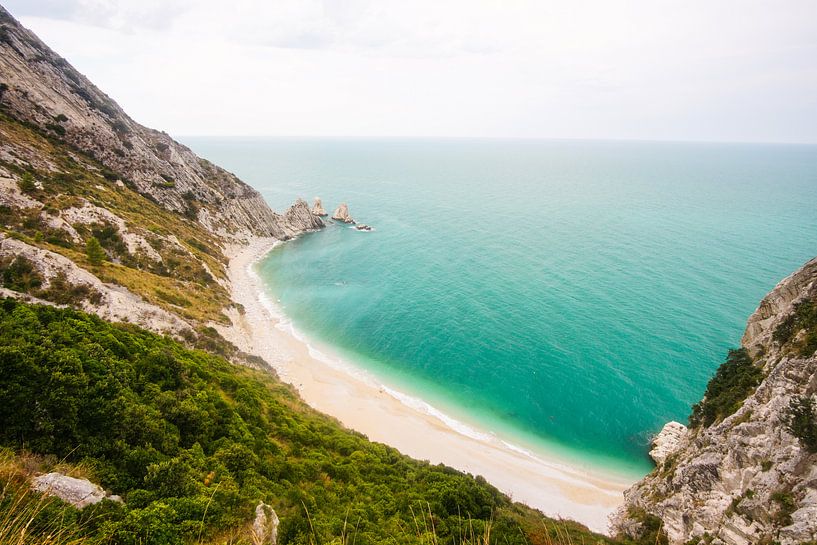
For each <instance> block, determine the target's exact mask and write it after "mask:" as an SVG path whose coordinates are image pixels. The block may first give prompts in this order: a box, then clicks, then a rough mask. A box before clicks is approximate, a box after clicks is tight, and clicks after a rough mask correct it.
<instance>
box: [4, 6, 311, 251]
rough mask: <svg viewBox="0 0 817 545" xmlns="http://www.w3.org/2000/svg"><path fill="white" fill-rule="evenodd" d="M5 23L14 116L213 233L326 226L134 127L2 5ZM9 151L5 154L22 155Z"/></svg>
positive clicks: (285, 234)
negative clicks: (274, 206)
mask: <svg viewBox="0 0 817 545" xmlns="http://www.w3.org/2000/svg"><path fill="white" fill-rule="evenodd" d="M0 26H1V28H2V32H0V104H2V109H3V112H5V113H6V114H7V115H9V116H10V117H13V118H15V119H17V120H19V121H21V122H23V123H25V124H27V125H30V126H33V127H36V128H37V129H39V130H40V131H42V132H43V133H44V134H45V135H47V136H50V137H52V138H55V139H58V140H60V141H62V142H64V143H65V144H66V145H67V146H69V147H70V148H73V149H76V150H79V151H81V152H83V153H84V154H86V155H88V156H89V157H91V158H93V159H94V160H96V161H98V162H99V163H100V164H101V165H103V166H104V167H105V168H106V169H108V170H109V171H110V172H111V173H113V174H115V175H116V176H117V178H118V179H121V180H122V182H123V183H125V184H127V185H128V186H129V187H131V188H132V189H134V190H136V191H138V192H139V193H141V194H142V195H145V196H146V197H148V198H149V199H150V200H152V201H154V202H156V203H159V204H160V205H161V206H162V207H163V208H165V209H167V210H171V211H173V212H177V213H179V214H186V215H188V216H190V217H192V218H194V219H197V220H198V221H199V222H200V223H201V224H202V225H203V226H204V227H205V228H206V229H207V230H209V231H210V232H212V233H214V234H218V235H221V236H225V237H234V238H239V239H243V238H246V237H247V236H249V235H255V236H268V237H275V238H277V239H281V240H285V239H288V238H291V237H292V236H294V235H295V234H297V233H299V232H302V231H304V230H309V229H318V228H320V227H322V226H323V223H322V222H321V221H320V219H319V218H316V217H313V216H308V217H307V216H300V215H296V216H297V217H294V216H293V215H286V214H285V215H284V216H282V215H280V214H277V213H275V212H273V211H272V210H271V209H270V208H269V206H267V204H266V202H264V199H263V198H262V197H261V195H260V194H259V193H258V192H257V191H256V190H254V189H253V188H251V187H250V186H248V185H247V184H245V183H243V182H242V181H241V180H239V179H238V178H237V177H236V176H235V175H233V174H231V173H229V172H227V171H225V170H224V169H222V168H220V167H218V166H216V165H214V164H212V163H210V162H209V161H207V160H205V159H202V158H200V157H198V156H196V154H194V153H193V152H192V151H191V150H190V149H189V148H187V147H186V146H183V145H181V144H179V143H178V142H176V141H175V140H173V139H172V138H171V137H170V136H168V135H167V134H166V133H164V132H160V131H157V130H154V129H149V128H147V127H144V126H142V125H140V124H139V123H137V122H135V121H134V120H133V119H131V118H130V117H129V116H128V115H127V114H126V113H125V112H124V111H123V110H122V108H120V107H119V105H118V104H116V102H114V101H113V100H112V99H111V98H110V97H108V96H107V95H106V94H105V93H103V92H102V91H100V90H99V89H98V88H97V87H96V86H95V85H94V84H93V83H91V82H90V81H89V80H88V79H87V78H86V77H85V76H83V75H82V74H80V73H79V72H78V71H77V70H76V69H75V68H74V67H72V66H71V65H70V64H69V63H68V62H67V61H66V60H65V59H63V58H62V57H60V56H59V55H57V54H56V53H54V51H52V50H51V49H50V48H49V47H48V46H46V45H45V44H44V43H43V42H42V41H41V40H40V39H39V38H38V37H37V36H36V35H34V34H33V33H32V32H30V31H29V30H27V29H25V28H23V27H22V26H21V25H20V24H19V23H18V22H17V21H16V20H15V19H14V18H13V17H11V15H10V14H9V13H8V12H7V11H6V10H5V9H4V8H2V7H0ZM4 148H6V149H4V150H3V152H4V153H3V155H4V156H5V157H9V156H11V157H14V156H15V154H14V150H9V149H8V148H7V147H6V146H4ZM295 220H297V221H295Z"/></svg>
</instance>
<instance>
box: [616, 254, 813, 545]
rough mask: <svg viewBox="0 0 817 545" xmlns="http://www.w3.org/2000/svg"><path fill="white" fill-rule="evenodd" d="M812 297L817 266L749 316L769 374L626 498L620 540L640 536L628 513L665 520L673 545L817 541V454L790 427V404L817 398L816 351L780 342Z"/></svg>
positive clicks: (752, 346)
mask: <svg viewBox="0 0 817 545" xmlns="http://www.w3.org/2000/svg"><path fill="white" fill-rule="evenodd" d="M806 300H808V301H817V259H813V260H811V261H809V262H808V263H806V264H805V265H804V266H803V267H802V268H801V269H800V270H798V271H797V272H795V273H794V274H792V275H791V276H789V277H788V278H786V279H785V280H783V281H782V282H780V283H779V284H778V285H777V287H775V288H774V290H772V291H771V293H769V295H767V296H766V297H765V298H764V299H763V301H761V303H760V306H759V307H758V308H757V310H756V311H755V312H754V313H753V314H752V316H751V317H750V318H749V321H748V325H747V327H746V333H745V334H744V336H743V340H742V345H743V347H744V348H746V350H747V351H748V352H749V354H751V355H752V357H753V358H754V361H755V363H756V364H757V365H759V366H761V367H762V368H763V370H764V372H765V373H766V377H765V378H764V379H763V381H762V382H761V383H760V385H759V386H758V387H757V388H756V389H755V391H754V393H752V394H751V395H749V397H748V398H747V399H746V400H745V401H744V402H743V404H742V405H741V407H740V408H739V409H738V410H737V411H736V412H735V413H734V414H732V415H730V416H728V417H727V418H725V419H724V420H722V421H719V422H715V423H714V424H712V425H711V426H709V427H697V428H693V429H690V430H689V431H688V432H687V433H686V434H685V437H683V438H681V439H680V441H678V442H677V450H675V452H674V453H673V454H671V455H670V456H672V463H671V464H663V465H662V466H659V467H657V468H656V469H655V470H654V471H653V472H652V473H650V474H649V475H647V476H646V477H645V478H644V479H642V480H641V481H639V482H638V483H636V484H635V485H633V487H631V488H630V489H629V490H627V491H626V492H625V493H624V505H623V506H622V508H621V509H620V510H619V511H618V512H617V513H616V514H615V515H614V516H613V518H612V520H611V524H612V530H613V533H623V534H626V535H630V536H637V535H638V532H639V530H640V523H639V522H638V521H637V520H636V519H634V518H633V517H632V516H631V515H630V513H631V510H632V509H642V510H644V511H646V512H647V513H650V514H652V515H655V516H657V517H659V518H660V519H661V520H662V522H663V528H664V530H665V531H666V533H667V537H668V538H669V542H670V543H671V544H673V545H680V544H683V543H687V542H691V543H699V542H700V543H710V541H704V540H703V536H704V534H705V533H706V534H708V535H709V536H710V537H711V538H712V541H711V543H721V544H728V545H750V544H755V543H773V542H777V543H780V544H781V545H799V544H801V543H808V542H812V541H815V539H817V453H811V452H809V451H808V450H807V449H806V448H805V447H804V446H803V444H802V443H801V442H800V441H799V440H798V439H797V438H796V437H794V436H793V435H792V434H791V433H789V431H788V430H787V426H786V422H787V420H788V417H787V415H788V408H789V403H790V402H791V400H792V399H795V398H799V397H802V396H810V397H811V398H812V399H814V400H815V401H817V354H811V355H807V356H805V357H803V356H801V355H800V354H799V353H798V351H797V350H793V349H792V346H791V343H787V344H784V345H781V344H780V343H779V342H777V341H775V340H774V331H775V330H776V329H777V328H778V326H780V324H781V323H783V322H784V321H785V320H786V319H787V318H788V317H789V316H791V314H792V312H793V311H794V308H795V305H797V304H798V303H800V302H802V301H806ZM794 338H795V340H796V339H797V336H796V335H795V337H794ZM665 429H666V428H665ZM662 433H663V432H662ZM671 442H672V439H671V438H670V436H669V435H668V437H667V443H666V444H671ZM664 460H665V461H666V460H667V458H665V459H664ZM667 465H669V466H670V467H666V466H667ZM781 498H783V499H785V503H787V504H788V505H789V512H788V515H787V514H786V513H785V511H784V505H783V500H782V499H781Z"/></svg>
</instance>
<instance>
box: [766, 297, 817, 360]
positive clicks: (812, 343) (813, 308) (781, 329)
mask: <svg viewBox="0 0 817 545" xmlns="http://www.w3.org/2000/svg"><path fill="white" fill-rule="evenodd" d="M802 330H805V334H804V336H803V338H802V339H798V340H797V342H796V346H795V347H794V348H795V350H796V353H797V354H799V355H800V356H802V357H808V356H811V355H812V354H814V352H815V351H817V303H815V301H810V300H806V301H801V302H800V303H798V304H797V305H795V307H794V311H793V312H792V313H791V314H789V315H788V316H787V317H786V319H785V320H783V321H782V322H781V323H780V325H778V326H777V328H776V329H775V330H774V333H773V334H772V338H773V339H774V340H775V341H776V342H778V343H779V344H780V345H785V344H787V343H789V342H790V341H792V340H793V339H794V338H795V337H796V335H797V334H798V333H799V332H800V331H802Z"/></svg>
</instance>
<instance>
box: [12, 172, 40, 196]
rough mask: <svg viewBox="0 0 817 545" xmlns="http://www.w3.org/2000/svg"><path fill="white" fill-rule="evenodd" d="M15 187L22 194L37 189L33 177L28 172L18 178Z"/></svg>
mask: <svg viewBox="0 0 817 545" xmlns="http://www.w3.org/2000/svg"><path fill="white" fill-rule="evenodd" d="M17 185H18V186H19V187H20V191H22V192H24V193H31V192H32V191H34V190H35V189H37V186H36V184H35V183H34V176H32V175H31V173H30V172H24V173H23V175H22V176H21V177H20V180H19V182H17Z"/></svg>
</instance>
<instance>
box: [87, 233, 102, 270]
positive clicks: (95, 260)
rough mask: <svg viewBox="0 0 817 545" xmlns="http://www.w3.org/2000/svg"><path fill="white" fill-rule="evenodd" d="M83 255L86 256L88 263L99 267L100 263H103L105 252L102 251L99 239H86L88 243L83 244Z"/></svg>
mask: <svg viewBox="0 0 817 545" xmlns="http://www.w3.org/2000/svg"><path fill="white" fill-rule="evenodd" d="M85 255H87V256H88V261H90V262H91V265H94V266H96V265H101V264H102V262H103V261H105V257H106V256H105V250H103V249H102V245H101V244H100V243H99V239H97V238H96V237H91V238H89V239H88V242H87V243H86V244H85Z"/></svg>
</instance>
